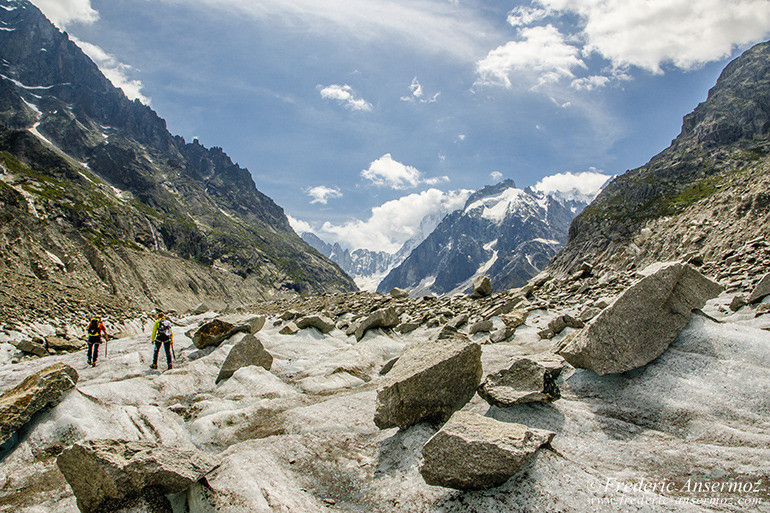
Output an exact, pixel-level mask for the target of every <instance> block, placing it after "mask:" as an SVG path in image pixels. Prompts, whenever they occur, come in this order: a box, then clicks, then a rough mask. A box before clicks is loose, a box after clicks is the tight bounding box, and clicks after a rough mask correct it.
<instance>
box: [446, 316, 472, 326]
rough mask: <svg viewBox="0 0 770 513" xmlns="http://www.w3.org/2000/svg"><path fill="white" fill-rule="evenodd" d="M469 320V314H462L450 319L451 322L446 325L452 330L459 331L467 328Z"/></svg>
mask: <svg viewBox="0 0 770 513" xmlns="http://www.w3.org/2000/svg"><path fill="white" fill-rule="evenodd" d="M468 318H469V316H468V314H467V313H463V314H460V315H456V316H454V317H452V318H451V319H450V320H449V321H448V322H447V323H446V325H447V326H448V327H450V328H454V329H456V330H459V329H460V328H462V327H463V326H465V325H466V324H468Z"/></svg>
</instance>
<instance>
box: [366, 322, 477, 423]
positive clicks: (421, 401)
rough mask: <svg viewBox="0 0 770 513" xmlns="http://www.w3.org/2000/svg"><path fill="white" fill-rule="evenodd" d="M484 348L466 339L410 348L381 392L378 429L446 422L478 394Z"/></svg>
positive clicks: (377, 420)
mask: <svg viewBox="0 0 770 513" xmlns="http://www.w3.org/2000/svg"><path fill="white" fill-rule="evenodd" d="M481 374H482V369H481V346H480V345H479V344H477V343H475V342H471V341H470V340H468V339H467V338H465V337H464V336H462V335H456V336H454V337H449V338H440V339H438V340H435V341H433V340H428V341H424V342H420V343H417V344H414V345H412V346H409V347H407V348H406V349H405V350H404V352H403V353H402V354H401V356H400V357H399V359H398V361H397V362H396V364H395V365H394V366H393V369H391V371H390V372H389V373H388V374H387V375H386V377H385V380H384V382H383V383H382V384H381V385H380V386H379V388H378V389H377V408H376V412H375V414H374V423H375V424H376V425H377V427H379V428H380V429H386V428H389V427H395V426H398V427H400V428H402V429H404V428H407V427H409V426H411V425H413V424H417V423H418V422H443V421H445V420H446V419H448V418H449V417H450V416H451V415H452V413H453V412H455V411H457V410H459V409H460V408H462V407H463V406H464V405H465V404H466V403H467V402H468V401H469V400H470V399H471V398H472V397H473V395H474V394H475V393H476V387H478V384H479V382H480V381H481Z"/></svg>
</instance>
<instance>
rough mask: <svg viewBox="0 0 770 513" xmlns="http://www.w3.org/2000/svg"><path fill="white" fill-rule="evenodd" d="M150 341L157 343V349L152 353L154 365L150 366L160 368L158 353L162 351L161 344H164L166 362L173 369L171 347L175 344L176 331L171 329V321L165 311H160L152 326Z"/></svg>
mask: <svg viewBox="0 0 770 513" xmlns="http://www.w3.org/2000/svg"><path fill="white" fill-rule="evenodd" d="M150 341H151V342H152V343H153V344H155V351H154V352H153V355H152V365H150V368H151V369H157V368H158V353H159V352H160V346H161V344H162V345H163V349H165V351H166V363H167V364H168V368H169V369H171V368H172V365H171V347H172V346H173V344H174V333H173V332H172V331H171V321H170V320H168V319H167V318H166V316H165V315H164V314H163V312H158V318H157V320H156V321H155V324H154V325H153V326H152V335H150Z"/></svg>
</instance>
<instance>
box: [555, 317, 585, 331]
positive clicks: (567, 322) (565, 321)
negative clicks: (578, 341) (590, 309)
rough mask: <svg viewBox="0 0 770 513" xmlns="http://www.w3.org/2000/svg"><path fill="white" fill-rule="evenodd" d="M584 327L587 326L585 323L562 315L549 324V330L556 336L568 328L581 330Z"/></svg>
mask: <svg viewBox="0 0 770 513" xmlns="http://www.w3.org/2000/svg"><path fill="white" fill-rule="evenodd" d="M583 326H585V323H584V322H583V321H581V320H579V319H575V318H574V317H572V316H571V315H568V314H563V315H560V316H558V317H556V318H555V319H553V320H551V322H549V323H548V329H549V330H551V332H552V333H553V334H554V335H558V334H559V333H561V332H562V331H564V330H565V329H566V328H568V327H569V328H576V329H580V328H582V327H583Z"/></svg>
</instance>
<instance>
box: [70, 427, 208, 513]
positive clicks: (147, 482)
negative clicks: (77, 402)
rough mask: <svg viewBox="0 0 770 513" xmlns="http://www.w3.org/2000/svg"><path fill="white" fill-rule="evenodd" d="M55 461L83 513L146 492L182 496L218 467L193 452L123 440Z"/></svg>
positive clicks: (76, 448) (87, 444)
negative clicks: (153, 489)
mask: <svg viewBox="0 0 770 513" xmlns="http://www.w3.org/2000/svg"><path fill="white" fill-rule="evenodd" d="M56 463H57V465H58V467H59V470H61V472H62V474H64V477H65V478H66V479H67V482H68V483H69V484H70V486H71V487H72V491H73V492H75V496H76V497H77V499H78V507H79V508H80V510H81V511H83V512H84V513H88V512H91V511H99V510H100V508H107V509H109V510H112V509H117V507H119V506H120V505H121V503H122V502H124V501H126V500H130V499H132V498H134V497H136V496H137V495H140V494H142V493H143V492H144V491H145V490H146V489H147V488H156V489H159V490H160V491H161V492H162V493H163V494H168V493H177V492H181V491H183V490H186V489H187V488H189V487H190V485H192V484H193V483H195V482H196V481H198V480H199V479H200V478H201V477H203V476H205V475H206V474H207V473H208V472H210V471H211V470H212V469H213V468H214V467H215V466H216V464H217V462H216V460H215V459H214V458H213V457H211V456H209V455H207V454H205V453H202V452H200V451H197V450H189V449H188V450H181V449H174V448H171V447H165V446H161V445H157V444H155V443H153V442H148V441H123V440H86V441H82V442H78V443H76V444H75V445H73V446H72V447H69V448H68V449H65V450H64V452H62V453H61V454H60V455H59V457H58V458H57V460H56Z"/></svg>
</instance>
